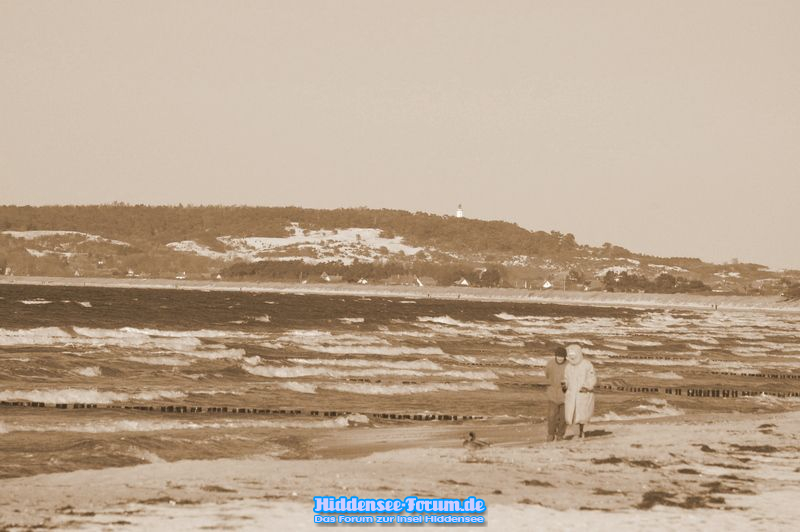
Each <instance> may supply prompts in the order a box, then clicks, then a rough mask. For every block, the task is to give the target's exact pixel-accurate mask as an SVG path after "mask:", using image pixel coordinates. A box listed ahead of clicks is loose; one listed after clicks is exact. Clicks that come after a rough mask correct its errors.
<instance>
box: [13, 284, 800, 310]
mask: <svg viewBox="0 0 800 532" xmlns="http://www.w3.org/2000/svg"><path fill="white" fill-rule="evenodd" d="M0 284H18V285H26V284H27V285H46V286H95V287H106V288H114V287H120V288H123V287H124V288H159V289H167V288H170V289H177V290H205V291H211V290H213V291H229V292H264V293H286V294H320V295H353V296H373V297H407V298H433V299H446V300H452V299H455V300H459V299H462V300H465V301H495V302H525V303H553V304H564V305H593V306H611V307H629V308H665V309H669V308H674V309H697V310H709V309H713V310H743V311H748V310H760V311H775V312H800V300H795V301H785V300H784V298H782V297H780V296H731V295H697V294H638V293H636V294H634V293H613V292H575V291H560V290H527V289H520V288H473V287H458V286H431V287H425V286H422V287H421V286H401V285H377V284H376V285H357V284H345V283H334V284H319V283H309V284H299V283H277V282H257V281H243V282H236V281H221V280H220V281H212V280H173V279H135V278H119V279H118V278H106V277H93V278H90V277H16V276H0Z"/></svg>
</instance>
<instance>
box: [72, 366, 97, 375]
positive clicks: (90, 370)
mask: <svg viewBox="0 0 800 532" xmlns="http://www.w3.org/2000/svg"><path fill="white" fill-rule="evenodd" d="M75 373H77V374H78V375H82V376H83V377H99V376H100V375H102V374H103V372H102V371H100V367H99V366H88V367H85V368H81V369H78V370H75Z"/></svg>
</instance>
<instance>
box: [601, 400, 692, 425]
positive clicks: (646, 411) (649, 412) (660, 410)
mask: <svg viewBox="0 0 800 532" xmlns="http://www.w3.org/2000/svg"><path fill="white" fill-rule="evenodd" d="M633 410H634V411H636V412H637V413H635V414H626V415H619V414H616V413H614V412H608V413H606V414H603V415H602V416H595V417H593V418H592V421H593V422H603V421H629V420H633V419H649V418H657V417H672V416H682V415H683V414H685V412H684V411H683V410H681V409H680V408H677V407H674V406H672V405H670V404H669V403H667V402H666V401H665V400H663V399H648V401H647V404H643V405H639V406H636V407H634V408H633Z"/></svg>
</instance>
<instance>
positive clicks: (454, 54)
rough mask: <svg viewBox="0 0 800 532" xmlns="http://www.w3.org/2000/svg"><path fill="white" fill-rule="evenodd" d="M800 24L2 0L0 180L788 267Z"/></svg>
mask: <svg viewBox="0 0 800 532" xmlns="http://www.w3.org/2000/svg"><path fill="white" fill-rule="evenodd" d="M798 25H800V2H797V1H793V0H789V1H778V0H773V1H770V2H753V1H739V0H676V1H670V2H642V1H641V0H629V1H628V0H609V1H605V2H596V1H591V0H589V1H573V2H537V1H524V2H523V1H511V0H508V1H498V2H485V1H472V0H439V1H435V2H431V1H429V0H404V1H403V2H397V1H385V0H364V1H362V0H358V1H355V0H353V1H322V0H320V1H313V2H311V1H304V0H292V1H281V2H278V1H247V0H237V1H236V2H226V1H218V2H209V1H198V0H195V1H168V0H157V1H152V0H137V1H136V2H108V1H85V0H74V1H71V2H62V1H40V0H36V1H27V0H14V1H11V0H0V204H17V205H42V204H95V203H107V202H111V201H124V202H128V203H147V204H177V203H183V204H247V205H265V206H281V205H296V206H302V207H313V208H338V207H357V206H366V207H372V208H396V209H405V210H410V211H426V212H433V213H438V214H454V213H455V209H456V208H457V206H458V204H463V206H464V211H465V215H466V216H467V217H471V218H481V219H493V220H498V219H499V220H507V221H511V222H515V223H517V224H519V225H520V226H522V227H525V228H528V229H533V230H545V231H551V230H555V231H560V232H563V233H573V234H574V235H575V237H576V238H577V240H578V241H579V242H580V243H585V244H592V245H599V244H602V243H603V242H612V243H614V244H617V245H621V246H624V247H627V248H629V249H631V250H633V251H637V252H642V253H649V254H654V255H659V256H691V257H700V258H702V259H705V260H711V261H714V262H724V261H728V260H730V259H732V258H738V259H739V260H740V261H752V262H758V263H761V264H765V265H768V266H771V267H774V268H787V267H793V268H800V244H798V242H800V239H798V238H797V232H798V228H800V208H798V203H799V202H798V198H800V31H797V27H798ZM54 229H55V228H54Z"/></svg>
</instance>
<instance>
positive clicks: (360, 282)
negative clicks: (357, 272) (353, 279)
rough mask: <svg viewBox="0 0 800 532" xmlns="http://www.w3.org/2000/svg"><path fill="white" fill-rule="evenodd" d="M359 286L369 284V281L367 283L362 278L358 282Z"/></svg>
mask: <svg viewBox="0 0 800 532" xmlns="http://www.w3.org/2000/svg"><path fill="white" fill-rule="evenodd" d="M358 284H369V281H367V280H366V279H364V278H363V277H362V278H361V279H359V280H358Z"/></svg>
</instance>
